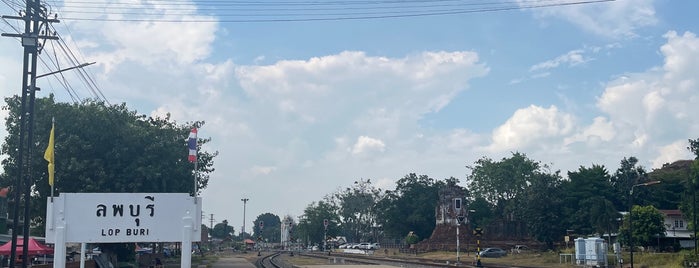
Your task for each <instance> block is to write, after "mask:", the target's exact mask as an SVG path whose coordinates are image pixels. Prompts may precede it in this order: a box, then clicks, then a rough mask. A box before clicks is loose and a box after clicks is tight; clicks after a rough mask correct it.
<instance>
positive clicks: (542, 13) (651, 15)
mask: <svg viewBox="0 0 699 268" xmlns="http://www.w3.org/2000/svg"><path fill="white" fill-rule="evenodd" d="M518 1H519V2H520V5H523V6H524V5H527V4H528V2H531V1H527V0H518ZM575 2H578V1H575ZM653 2H654V1H653V0H634V1H610V2H604V3H592V4H581V5H569V6H561V7H556V8H541V9H536V10H535V14H537V16H539V17H542V18H545V17H554V18H558V19H561V20H565V21H568V22H570V23H572V24H574V25H576V26H577V27H579V28H581V29H583V30H584V31H587V32H590V33H593V34H597V35H602V36H606V37H611V38H627V37H635V36H637V33H636V32H637V31H638V29H640V28H642V27H646V26H650V25H655V24H656V23H657V21H658V19H657V18H656V16H655V15H656V14H655V8H654V7H653Z"/></svg>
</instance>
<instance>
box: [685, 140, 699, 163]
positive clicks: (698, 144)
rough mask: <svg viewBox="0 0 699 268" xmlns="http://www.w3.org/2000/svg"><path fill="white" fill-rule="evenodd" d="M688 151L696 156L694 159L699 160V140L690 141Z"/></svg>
mask: <svg viewBox="0 0 699 268" xmlns="http://www.w3.org/2000/svg"><path fill="white" fill-rule="evenodd" d="M687 150H689V151H690V152H692V153H693V154H694V156H695V158H694V159H699V139H694V140H692V139H689V146H687Z"/></svg>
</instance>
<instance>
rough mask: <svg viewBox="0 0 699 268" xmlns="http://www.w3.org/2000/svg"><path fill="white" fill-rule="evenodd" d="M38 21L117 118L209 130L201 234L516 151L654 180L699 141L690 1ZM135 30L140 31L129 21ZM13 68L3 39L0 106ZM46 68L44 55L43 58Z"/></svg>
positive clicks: (64, 5) (11, 50)
mask: <svg viewBox="0 0 699 268" xmlns="http://www.w3.org/2000/svg"><path fill="white" fill-rule="evenodd" d="M240 2H246V3H258V4H259V3H267V4H268V5H265V6H263V9H265V8H268V9H272V8H276V7H275V5H279V3H282V2H297V3H306V4H308V3H317V2H313V1H275V2H270V1H264V0H259V1H240ZM349 2H351V1H349ZM423 2H426V3H430V2H431V1H423ZM450 2H452V3H461V4H463V5H468V4H483V3H491V4H492V3H500V4H503V5H507V6H509V7H518V6H523V5H528V4H532V3H570V2H577V1H572V0H546V1H539V0H536V1H534V0H518V1H480V0H472V1H466V0H464V1H450ZM49 3H50V4H51V6H52V7H53V8H52V10H53V11H55V12H57V13H59V18H65V19H63V20H62V21H61V23H60V24H57V25H55V26H56V30H57V31H58V32H59V33H60V34H61V37H62V38H63V40H65V41H66V43H67V44H68V45H69V46H70V47H71V50H72V51H75V52H79V55H81V56H80V57H79V58H80V59H81V60H82V61H84V62H93V61H94V62H97V63H96V64H95V65H93V66H90V67H89V68H88V72H89V73H90V74H91V75H92V77H93V78H94V79H95V81H96V83H97V84H98V85H99V87H100V89H101V90H102V92H103V93H104V95H105V96H106V98H107V99H108V100H109V101H110V102H111V103H121V102H125V103H127V105H128V106H129V107H130V108H131V109H135V110H137V111H139V112H140V113H143V114H147V115H152V116H158V115H164V114H166V113H170V114H171V115H172V118H173V119H175V120H176V121H178V122H186V121H192V120H204V121H206V122H207V123H206V125H205V126H204V127H203V128H201V129H200V132H199V135H200V136H201V137H211V138H212V142H211V143H210V144H209V146H208V148H206V149H207V150H210V151H213V150H218V151H219V152H220V156H219V157H218V158H217V159H216V169H217V170H216V172H215V173H214V174H213V175H212V178H211V181H210V185H209V188H207V189H206V190H204V191H203V193H202V196H203V198H204V208H203V209H204V213H205V214H206V215H207V222H208V215H209V214H214V218H215V220H216V221H217V222H220V221H222V220H224V219H227V220H228V221H229V222H232V223H239V225H242V213H243V206H242V202H241V201H240V199H241V198H243V197H247V198H250V201H249V202H248V206H247V219H248V220H249V223H248V226H250V225H249V224H250V222H252V220H254V218H255V217H256V216H257V215H259V214H262V213H266V212H272V213H275V214H277V215H279V216H280V217H282V216H285V215H291V216H294V217H296V216H299V215H300V214H301V213H302V211H303V209H304V208H305V207H306V206H307V205H308V204H310V203H311V202H314V201H318V200H321V199H322V198H323V196H325V195H327V194H330V193H333V192H334V191H336V190H338V189H341V188H343V187H346V186H349V185H351V184H352V183H353V182H354V181H355V180H358V179H360V178H361V179H371V180H372V182H374V183H375V184H376V185H377V186H379V187H382V188H383V189H392V188H393V183H394V182H395V180H397V179H399V178H401V177H403V176H405V175H406V174H408V173H417V174H424V175H429V176H431V177H433V178H435V179H444V178H448V177H452V176H453V177H456V178H458V179H460V180H461V181H462V184H463V185H466V178H467V175H468V169H467V168H466V167H465V166H467V165H471V164H473V162H474V161H475V160H477V159H479V158H481V157H490V158H493V159H500V158H502V157H507V156H509V155H510V153H511V152H514V151H519V152H523V153H526V154H527V155H528V156H529V157H530V158H532V159H534V160H536V161H541V162H543V163H547V164H550V165H551V167H552V169H553V170H561V171H562V172H563V174H565V172H566V171H569V170H575V169H577V168H578V167H579V166H581V165H582V166H591V165H592V164H601V165H605V166H606V167H607V169H608V170H609V171H610V172H613V171H614V170H616V169H617V168H618V166H619V162H620V161H621V159H622V158H624V157H629V156H635V157H637V158H639V160H640V163H641V165H643V166H644V167H645V168H646V169H648V170H651V169H653V168H658V167H660V166H662V164H664V163H668V162H672V161H675V160H679V159H688V158H691V157H692V156H691V154H690V153H689V151H687V150H686V147H687V140H688V139H695V138H698V136H699V135H698V134H697V133H699V119H697V118H696V116H694V115H695V114H697V112H699V103H697V102H699V100H698V99H697V95H699V94H697V93H698V92H699V84H697V82H698V81H697V77H696V70H698V69H699V38H697V37H696V34H697V33H698V32H699V29H697V28H698V25H699V21H697V19H696V16H695V14H693V13H692V12H693V11H695V10H699V2H696V1H670V0H633V1H632V0H617V1H611V2H602V3H593V4H585V5H568V6H556V7H547V8H535V9H514V10H509V11H497V12H474V13H464V14H454V15H443V16H418V17H404V18H387V19H366V20H329V21H293V22H290V21H285V22H230V20H232V18H231V17H229V15H230V14H232V11H227V10H225V9H223V8H221V9H219V10H216V11H215V12H214V11H211V6H207V5H210V2H209V4H204V2H199V1H193V2H190V1H182V2H177V3H183V4H188V5H187V7H188V9H186V10H184V11H175V10H174V7H173V6H171V5H168V4H167V2H160V1H137V2H135V3H136V4H134V2H132V3H131V4H129V5H131V7H136V5H137V4H138V5H143V7H142V8H140V12H150V13H157V14H161V15H156V16H153V15H149V16H143V15H138V14H115V13H118V12H111V13H109V14H107V13H104V12H106V10H112V11H113V10H114V9H113V8H112V7H114V3H118V2H114V1H110V2H109V3H111V6H108V7H109V8H105V9H98V10H101V12H102V13H100V12H97V13H76V12H75V11H79V10H80V9H79V8H78V7H80V5H82V6H83V7H84V6H86V5H87V4H85V3H91V4H94V5H100V3H102V4H101V5H103V6H104V5H105V4H104V3H103V2H101V1H98V0H88V1H84V0H83V1H82V2H80V3H76V2H70V1H65V2H61V1H50V2H49ZM124 3H125V2H124ZM222 3H225V2H222ZM270 3H276V4H270ZM17 4H21V3H19V2H18V1H17V0H12V1H9V0H8V2H5V3H3V4H0V13H2V14H14V13H16V12H15V11H13V10H11V7H14V5H17ZM76 5H77V7H76ZM355 7H359V8H362V5H357V6H355ZM110 8H112V9H110ZM268 11H269V10H268ZM175 12H176V13H178V14H180V15H162V14H172V13H175ZM183 12H184V13H186V15H181V14H182V13H183ZM236 12H237V13H236V14H240V13H245V12H244V11H236ZM275 12H277V11H275ZM275 12H271V11H270V14H281V13H275ZM384 12H386V10H384ZM71 17H72V18H83V19H84V18H92V19H94V20H88V21H85V20H75V19H69V18H71ZM272 17H274V16H272ZM133 18H137V19H146V21H124V19H133ZM240 18H245V17H242V16H241V17H238V19H240ZM105 19H112V20H114V21H107V20H105ZM164 19H165V20H180V22H165V21H163V20H164ZM191 20H206V21H207V22H187V21H191ZM14 25H15V24H14V22H10V23H6V22H4V21H3V22H0V30H1V31H3V32H10V31H12V26H14ZM21 55H22V54H21V47H20V45H19V43H18V42H17V41H16V40H13V39H11V38H2V39H0V90H2V94H3V96H9V95H13V94H17V93H18V90H15V89H16V88H18V87H19V85H21V81H20V77H21V75H20V73H21V64H20V63H21V60H22V58H21ZM52 55H53V52H52V50H51V48H50V47H47V49H46V51H45V52H44V53H43V55H42V57H46V56H52ZM58 55H59V57H60V55H61V54H60V52H59V54H58ZM62 66H68V65H67V63H62ZM42 67H43V66H42ZM44 71H47V70H46V69H44V70H41V68H40V73H43V72H44ZM66 77H67V79H71V80H72V81H75V82H74V83H73V87H74V88H75V90H76V91H77V92H78V93H79V94H80V95H81V97H82V98H85V97H91V94H90V93H89V91H88V90H87V89H86V86H85V85H84V84H81V83H80V82H79V81H78V80H77V79H76V77H75V76H74V75H71V74H66ZM40 86H41V87H42V89H43V90H42V91H41V92H39V96H45V95H46V94H49V93H54V94H56V96H57V98H58V99H59V100H63V101H71V98H70V97H69V96H68V94H67V93H66V92H67V91H66V89H65V88H63V87H61V86H60V85H59V84H58V82H57V80H56V79H54V78H49V79H46V80H44V81H40ZM47 128H48V127H47ZM0 135H6V132H5V131H4V130H3V131H2V132H0ZM185 154H186V150H185V149H184V148H183V157H185ZM59 180H60V178H59ZM240 227H241V226H236V228H237V230H240Z"/></svg>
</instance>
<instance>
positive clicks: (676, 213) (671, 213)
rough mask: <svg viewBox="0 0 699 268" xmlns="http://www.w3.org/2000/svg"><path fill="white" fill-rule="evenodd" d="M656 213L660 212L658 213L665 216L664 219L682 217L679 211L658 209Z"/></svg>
mask: <svg viewBox="0 0 699 268" xmlns="http://www.w3.org/2000/svg"><path fill="white" fill-rule="evenodd" d="M658 211H660V213H663V214H664V215H665V217H668V216H676V217H682V216H683V214H682V211H680V210H679V209H660V210H658Z"/></svg>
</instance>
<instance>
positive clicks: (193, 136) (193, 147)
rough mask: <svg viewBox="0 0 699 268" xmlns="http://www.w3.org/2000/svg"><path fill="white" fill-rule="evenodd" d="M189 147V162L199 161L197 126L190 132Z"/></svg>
mask: <svg viewBox="0 0 699 268" xmlns="http://www.w3.org/2000/svg"><path fill="white" fill-rule="evenodd" d="M187 147H189V162H192V163H194V162H197V128H193V129H192V131H191V132H189V139H188V140H187Z"/></svg>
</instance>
